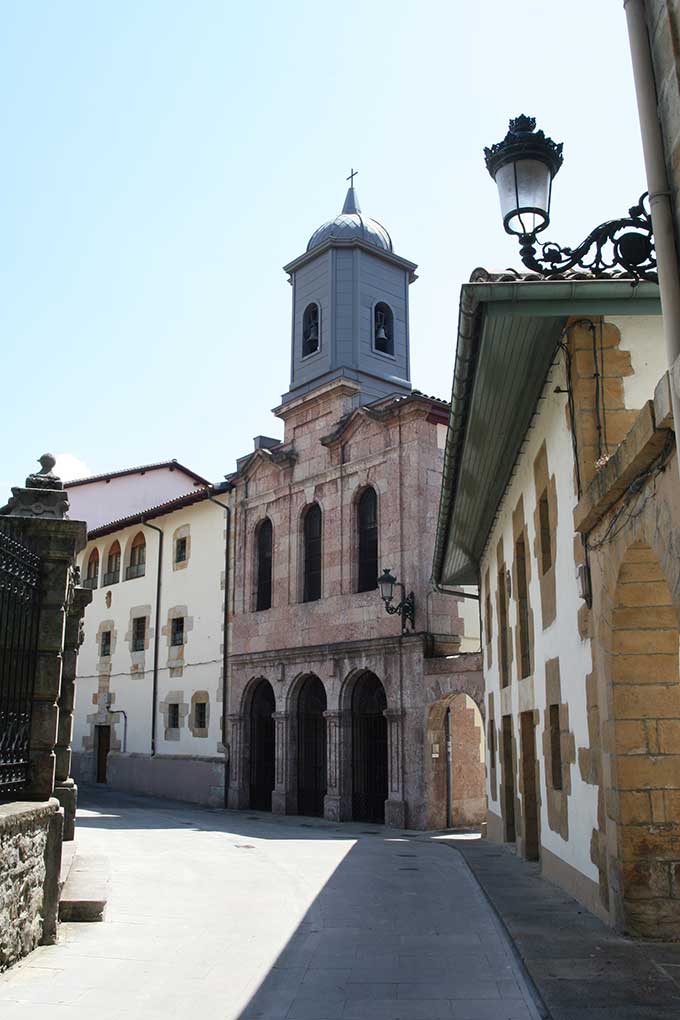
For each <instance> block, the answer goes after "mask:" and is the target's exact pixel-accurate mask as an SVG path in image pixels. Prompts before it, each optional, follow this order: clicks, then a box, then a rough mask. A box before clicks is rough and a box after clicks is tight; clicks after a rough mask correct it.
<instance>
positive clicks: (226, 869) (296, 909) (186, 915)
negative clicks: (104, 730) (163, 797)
mask: <svg viewBox="0 0 680 1020" xmlns="http://www.w3.org/2000/svg"><path fill="white" fill-rule="evenodd" d="M77 840H78V848H79V851H78V852H79V853H82V854H86V853H96V854H103V855H105V856H106V857H107V858H108V860H109V862H110V869H111V888H110V897H109V903H108V906H107V911H106V915H105V921H104V922H103V923H100V924H73V923H71V924H63V925H61V926H60V937H59V942H58V944H57V945H55V946H44V947H41V948H40V949H38V950H36V952H34V953H33V954H32V955H31V956H29V957H28V958H27V959H26V960H25V961H23V962H22V963H21V964H19V965H18V966H16V967H14V968H13V969H11V970H10V971H8V972H7V973H5V974H3V975H0V1017H1V1018H2V1020H18V1018H22V1020H42V1018H43V1017H44V1018H48V1017H49V1018H50V1020H55V1018H56V1020H59V1018H61V1017H63V1018H64V1020H85V1018H87V1020H92V1018H93V1017H94V1018H96V1020H113V1018H116V1020H142V1018H143V1020H157V1018H161V1017H162V1018H167V1020H179V1018H183V1020H184V1018H186V1020H442V1018H451V1020H538V1018H539V1017H540V1016H541V1012H540V1011H539V1009H538V1008H537V1006H536V1004H535V1002H534V998H533V996H532V994H531V989H530V986H529V984H528V979H527V978H526V976H525V972H524V971H523V969H522V965H521V964H520V963H519V961H518V958H517V957H516V955H515V953H514V951H513V949H512V947H511V946H510V945H509V943H508V941H507V937H506V935H505V934H504V930H503V929H502V927H501V925H500V924H499V922H498V920H497V918H496V915H495V914H494V912H493V910H492V908H491V907H490V906H489V904H488V902H487V900H486V898H485V896H484V894H483V892H482V891H481V889H480V887H479V885H478V884H477V881H476V880H475V878H474V877H473V875H472V873H471V871H470V869H469V867H468V865H467V864H466V862H465V860H464V859H463V857H462V856H461V855H460V853H459V852H458V851H457V850H456V849H455V847H452V846H451V845H447V844H446V843H444V842H442V841H440V840H437V839H433V838H431V837H430V836H427V835H423V834H422V833H409V832H403V833H402V832H399V831H397V830H393V829H386V828H382V827H380V826H374V825H363V826H361V825H356V824H354V825H340V824H332V823H328V822H324V821H322V820H316V819H302V818H280V817H273V816H271V815H265V814H258V813H251V812H229V811H212V810H209V809H204V808H197V807H192V806H188V805H185V804H179V803H175V802H168V801H160V800H152V799H151V798H143V797H132V796H127V795H123V794H116V793H112V792H110V791H106V790H97V791H96V792H94V791H90V793H89V794H86V795H83V793H82V791H81V807H80V808H79V811H78V827H77Z"/></svg>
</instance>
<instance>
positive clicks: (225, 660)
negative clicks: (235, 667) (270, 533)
mask: <svg viewBox="0 0 680 1020" xmlns="http://www.w3.org/2000/svg"><path fill="white" fill-rule="evenodd" d="M208 499H209V500H210V502H211V503H214V504H215V505H216V506H221V507H222V509H223V510H224V518H225V535H224V639H223V641H222V745H223V747H224V806H225V808H226V807H227V806H228V799H229V758H228V757H227V715H228V714H229V707H228V705H227V691H228V684H227V668H228V666H229V556H230V550H231V507H230V506H227V505H226V503H220V501H219V499H215V497H214V496H211V495H210V494H208Z"/></svg>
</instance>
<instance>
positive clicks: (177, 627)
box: [170, 616, 185, 648]
mask: <svg viewBox="0 0 680 1020" xmlns="http://www.w3.org/2000/svg"><path fill="white" fill-rule="evenodd" d="M184 638H185V628H184V617H183V616H173V618H172V620H171V621H170V644H171V646H172V647H173V648H178V647H180V646H181V645H183V644H184V643H185V642H184Z"/></svg>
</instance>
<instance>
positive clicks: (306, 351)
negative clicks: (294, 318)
mask: <svg viewBox="0 0 680 1020" xmlns="http://www.w3.org/2000/svg"><path fill="white" fill-rule="evenodd" d="M319 320H320V316H319V306H318V305H317V304H316V302H314V301H313V302H312V303H311V304H309V305H307V307H306V308H305V310H304V313H303V315H302V357H303V358H307V357H309V355H310V354H316V352H317V351H318V350H319V346H320V337H321V323H320V321H319Z"/></svg>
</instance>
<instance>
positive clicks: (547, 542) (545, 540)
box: [538, 489, 552, 574]
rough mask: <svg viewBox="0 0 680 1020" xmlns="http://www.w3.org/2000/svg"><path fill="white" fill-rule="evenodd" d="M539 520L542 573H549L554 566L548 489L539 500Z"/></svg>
mask: <svg viewBox="0 0 680 1020" xmlns="http://www.w3.org/2000/svg"><path fill="white" fill-rule="evenodd" d="M538 520H539V526H540V534H539V542H540V547H541V573H542V574H547V572H548V571H549V570H550V568H551V567H552V536H551V534H550V504H549V503H548V491H547V489H544V490H543V492H542V493H541V496H540V498H539V500H538Z"/></svg>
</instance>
